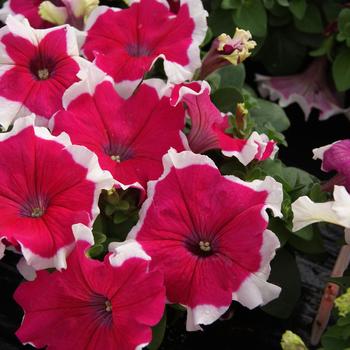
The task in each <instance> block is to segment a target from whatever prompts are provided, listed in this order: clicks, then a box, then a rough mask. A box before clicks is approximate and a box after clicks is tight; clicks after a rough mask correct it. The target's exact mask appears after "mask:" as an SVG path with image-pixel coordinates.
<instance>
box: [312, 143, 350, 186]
mask: <svg viewBox="0 0 350 350" xmlns="http://www.w3.org/2000/svg"><path fill="white" fill-rule="evenodd" d="M313 153H314V159H321V160H322V170H323V171H327V172H329V171H333V170H335V171H336V172H337V175H336V176H335V177H334V178H333V179H331V180H330V181H329V182H328V183H327V184H326V189H328V187H332V185H334V184H336V185H342V186H345V187H346V189H347V190H348V191H350V140H341V141H336V142H334V143H332V144H330V145H326V146H323V147H320V148H316V149H314V150H313ZM329 185H331V186H329ZM330 189H331V188H330Z"/></svg>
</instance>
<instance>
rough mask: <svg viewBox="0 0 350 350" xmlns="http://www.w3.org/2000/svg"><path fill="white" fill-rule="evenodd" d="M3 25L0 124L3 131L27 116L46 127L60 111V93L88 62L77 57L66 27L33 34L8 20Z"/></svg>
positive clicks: (24, 24) (0, 33)
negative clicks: (37, 119)
mask: <svg viewBox="0 0 350 350" xmlns="http://www.w3.org/2000/svg"><path fill="white" fill-rule="evenodd" d="M6 23H7V26H5V27H3V28H1V29H0V55H1V60H0V105H1V109H0V124H1V125H2V126H3V127H4V128H7V127H8V126H9V125H10V124H11V123H12V122H13V120H15V119H16V118H19V117H21V116H25V115H28V114H29V113H30V112H33V113H35V114H37V115H38V116H40V117H41V123H45V122H46V123H47V119H48V118H50V117H51V116H52V115H53V114H54V113H55V112H57V110H59V109H61V108H62V102H61V101H62V95H63V92H64V91H65V90H66V89H67V88H68V87H69V86H70V85H72V84H73V83H74V82H76V81H78V78H77V73H78V72H79V70H80V68H81V67H82V66H84V67H85V65H86V64H89V62H88V61H86V60H85V59H83V58H81V57H79V50H78V45H77V40H76V37H75V33H74V29H73V28H71V27H69V26H63V27H57V28H52V29H45V30H35V29H33V28H31V27H30V25H29V24H28V22H27V21H26V20H23V21H20V20H18V19H17V18H15V17H12V16H9V17H8V19H7V21H6ZM84 64H85V65H84Z"/></svg>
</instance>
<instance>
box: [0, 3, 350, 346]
mask: <svg viewBox="0 0 350 350" xmlns="http://www.w3.org/2000/svg"><path fill="white" fill-rule="evenodd" d="M206 17H207V13H206V11H205V10H204V8H203V5H202V3H201V1H200V0H180V1H175V0H172V1H171V0H169V1H166V0H138V1H130V2H129V7H127V8H123V9H119V8H111V7H107V6H98V1H96V0H95V1H93V0H85V1H83V0H71V1H68V0H61V1H58V0H57V1H34V0H33V1H29V0H8V2H7V3H6V4H5V6H4V8H3V9H2V10H1V18H2V19H3V20H4V21H6V25H5V26H4V27H3V28H1V29H0V106H1V107H0V124H1V126H2V131H3V132H2V133H1V134H0V152H1V154H2V157H1V160H0V176H1V182H0V208H1V217H0V258H1V257H2V256H3V255H4V252H5V249H6V248H7V249H12V250H16V251H17V252H19V253H20V254H22V255H23V258H22V259H21V261H20V263H19V265H18V268H19V270H20V271H21V272H22V273H23V275H24V276H26V277H27V279H29V280H30V281H27V282H24V283H22V284H21V285H20V286H19V288H18V289H17V291H16V293H15V299H16V301H17V302H18V303H19V304H20V305H21V306H22V308H23V309H24V311H25V316H24V320H23V323H22V325H21V327H20V329H19V330H18V332H17V336H18V337H19V339H20V340H21V341H22V342H24V343H30V344H32V345H33V346H35V347H44V346H48V348H49V349H50V348H52V349H112V348H118V349H119V348H122V349H141V348H142V347H144V346H145V345H147V344H148V343H149V342H150V341H151V337H152V332H151V326H154V325H155V324H157V323H158V322H159V320H160V319H161V317H162V314H163V311H164V305H165V303H166V302H168V303H175V304H181V305H183V306H184V307H185V308H186V309H187V330H190V331H191V330H198V329H200V325H206V324H210V323H212V322H214V321H215V320H217V319H218V318H219V317H220V316H221V315H222V314H223V313H224V312H225V311H226V310H227V309H228V308H229V306H230V303H231V301H232V300H236V301H238V302H240V303H241V304H243V305H244V306H246V307H248V308H255V307H257V306H258V305H262V304H266V303H267V302H269V301H270V300H272V299H274V298H276V297H278V295H279V293H280V288H279V287H278V286H275V285H273V284H271V283H268V282H267V279H268V277H269V274H270V266H269V264H270V261H271V260H272V259H273V257H274V255H275V251H276V249H277V248H278V247H279V241H278V239H277V237H276V236H275V234H274V233H272V232H271V231H269V230H268V229H267V225H268V220H269V217H268V214H267V209H270V210H271V212H272V214H273V215H275V216H281V215H282V214H281V210H280V209H281V202H282V197H283V191H282V185H281V184H279V183H278V182H276V181H275V180H274V179H273V178H271V177H266V178H265V179H264V180H254V181H252V182H245V181H243V180H241V179H239V178H237V177H235V176H222V175H221V173H220V171H219V170H218V168H217V167H216V165H215V163H214V162H213V161H212V160H211V159H210V158H209V157H208V156H206V155H203V153H204V152H206V151H209V150H213V149H216V150H220V151H221V152H222V154H223V155H224V156H226V157H236V158H237V159H238V160H239V161H240V162H241V163H242V164H243V165H247V164H249V163H250V162H252V161H253V160H255V161H261V160H265V159H267V158H269V157H273V156H274V154H275V153H276V151H277V146H276V143H275V142H274V141H271V140H269V139H268V137H267V136H266V135H264V134H258V133H257V132H252V133H251V135H249V136H248V137H247V138H245V139H243V138H236V137H233V136H232V135H230V134H229V133H228V132H227V130H229V127H230V115H229V114H223V113H221V112H220V111H219V110H218V109H217V107H216V106H215V105H214V104H213V103H212V101H211V99H210V86H209V84H208V83H207V82H206V81H205V80H204V79H205V77H206V76H207V75H208V74H210V73H211V72H212V71H213V70H215V69H217V68H220V67H222V66H223V65H225V64H231V63H232V64H238V63H240V62H242V61H243V60H244V59H245V58H247V57H248V56H249V55H250V50H251V49H252V48H254V46H255V43H254V42H253V41H252V40H251V36H250V33H249V32H246V31H243V30H240V29H237V30H236V33H235V35H234V36H233V38H231V37H230V36H228V35H226V34H222V35H220V36H219V37H218V38H217V39H215V40H214V43H213V45H212V47H211V49H210V51H209V53H208V55H207V56H206V57H205V58H204V60H203V62H201V59H200V44H201V43H202V41H203V40H204V38H205V35H206V31H207V24H206ZM5 18H6V19H5ZM158 59H161V60H162V61H163V66H164V72H165V75H166V80H162V79H158V78H157V79H156V78H153V79H146V78H145V76H146V75H147V74H149V72H150V71H151V70H152V67H153V66H154V63H155V62H156V61H157V60H158ZM197 77H198V78H200V79H202V80H196V79H197ZM261 79H262V78H261ZM265 83H266V79H265ZM263 88H264V85H262V89H263ZM324 117H326V116H324ZM188 129H189V130H188ZM185 131H186V132H185ZM343 149H344V152H345V151H346V154H347V155H348V154H349V152H348V149H349V142H348V141H343V142H339V143H336V144H335V145H332V146H331V147H326V149H325V148H322V149H320V150H318V151H317V152H316V155H317V157H321V158H323V161H324V163H323V166H324V169H325V170H332V169H336V170H338V171H339V173H340V176H341V175H342V174H344V173H349V171H348V169H346V167H347V166H348V165H347V164H349V163H348V162H346V163H345V162H342V161H340V159H343V158H341V157H338V156H336V157H334V156H333V155H332V153H334V152H336V153H337V154H338V153H339V154H340V152H341V151H342V150H343ZM337 160H339V164H334V162H336V161H337ZM342 180H343V181H345V182H346V181H347V178H346V177H345V176H342ZM344 184H345V185H346V186H347V188H349V186H350V182H348V183H347V182H346V183H344ZM129 187H133V188H136V189H138V190H139V191H140V192H142V196H141V198H142V203H140V205H141V209H140V213H139V221H138V223H137V224H136V225H135V226H134V227H133V228H132V230H131V231H130V232H129V234H128V237H127V240H126V241H124V242H112V243H110V245H109V253H108V254H107V255H106V256H105V259H104V261H103V262H101V261H98V260H93V259H91V258H89V257H88V256H87V254H86V251H87V249H89V247H91V246H92V245H93V244H94V238H93V234H92V229H91V228H92V225H93V223H94V221H95V219H96V217H97V215H98V214H99V207H98V201H99V197H100V194H101V192H102V191H103V190H106V191H113V189H116V188H122V189H127V188H129ZM345 200H346V201H347V202H349V200H350V195H349V194H348V193H347V192H346V191H345V189H344V188H343V187H336V189H335V202H334V203H333V202H332V203H327V204H315V203H312V202H310V200H309V199H307V198H301V199H300V200H298V201H297V202H296V203H295V204H294V212H295V218H294V220H295V221H294V223H295V229H299V228H301V227H303V226H305V225H306V224H309V223H312V222H316V221H318V220H324V218H323V217H322V218H321V217H320V212H321V211H320V210H319V207H318V206H322V208H323V209H324V212H327V215H328V217H329V215H330V214H329V213H333V214H334V215H333V214H332V215H333V216H332V218H331V219H329V221H332V220H333V222H335V221H336V219H337V220H338V219H339V218H340V219H341V220H343V221H342V222H343V223H344V226H346V227H350V221H349V217H350V216H349V215H348V214H347V212H348V210H347V209H346V210H345V209H344V210H345V211H344V210H343V209H342V208H343V207H341V206H340V207H339V205H338V202H339V201H340V202H342V201H345ZM342 203H343V202H342ZM340 204H341V203H340ZM347 205H348V203H347ZM316 206H317V210H312V208H314V207H315V208H316ZM348 207H349V205H348V206H347V208H348ZM209 213H210V215H208V214H209ZM316 215H318V216H317V217H316ZM334 217H335V218H334ZM340 219H339V220H340ZM339 220H338V221H336V222H337V223H339V222H340V221H339ZM49 268H50V269H51V268H54V269H56V270H57V271H54V272H48V271H46V269H49ZM43 291H45V298H43V297H42V294H43ZM43 329H44V330H45V331H44V332H43ZM62 334H65V335H67V336H65V337H62V336H61V335H62Z"/></svg>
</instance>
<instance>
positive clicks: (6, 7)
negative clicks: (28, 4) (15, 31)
mask: <svg viewBox="0 0 350 350" xmlns="http://www.w3.org/2000/svg"><path fill="white" fill-rule="evenodd" d="M10 14H12V15H13V12H12V10H11V8H10V2H9V1H6V2H4V4H3V5H2V8H1V9H0V21H1V22H3V23H5V22H6V18H7V16H8V15H10Z"/></svg>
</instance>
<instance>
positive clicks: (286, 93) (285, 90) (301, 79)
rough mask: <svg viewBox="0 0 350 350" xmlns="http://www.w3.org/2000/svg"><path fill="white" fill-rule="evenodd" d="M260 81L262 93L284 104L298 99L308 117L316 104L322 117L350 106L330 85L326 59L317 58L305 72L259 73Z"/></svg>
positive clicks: (326, 117) (343, 111)
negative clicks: (344, 102) (343, 101)
mask: <svg viewBox="0 0 350 350" xmlns="http://www.w3.org/2000/svg"><path fill="white" fill-rule="evenodd" d="M256 81H257V83H258V90H259V92H260V94H261V95H262V96H263V97H268V96H269V97H270V99H271V100H278V103H279V105H280V106H281V107H286V106H289V105H290V104H292V103H294V102H295V103H297V104H298V105H299V106H300V108H301V109H302V110H303V112H304V115H305V120H307V119H308V118H309V115H310V113H311V109H312V108H316V109H318V110H319V111H320V115H319V119H320V120H326V119H328V118H330V117H332V116H333V115H336V114H341V113H346V112H348V111H349V110H350V109H349V108H348V109H344V108H342V107H341V101H340V98H339V96H338V95H337V94H336V92H335V89H334V88H333V89H332V88H331V87H330V83H329V81H328V76H327V60H325V59H316V60H314V61H313V62H312V63H311V65H310V66H309V67H308V68H307V69H306V70H305V71H304V72H303V73H301V74H295V75H290V76H281V77H267V76H264V75H260V74H257V75H256Z"/></svg>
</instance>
